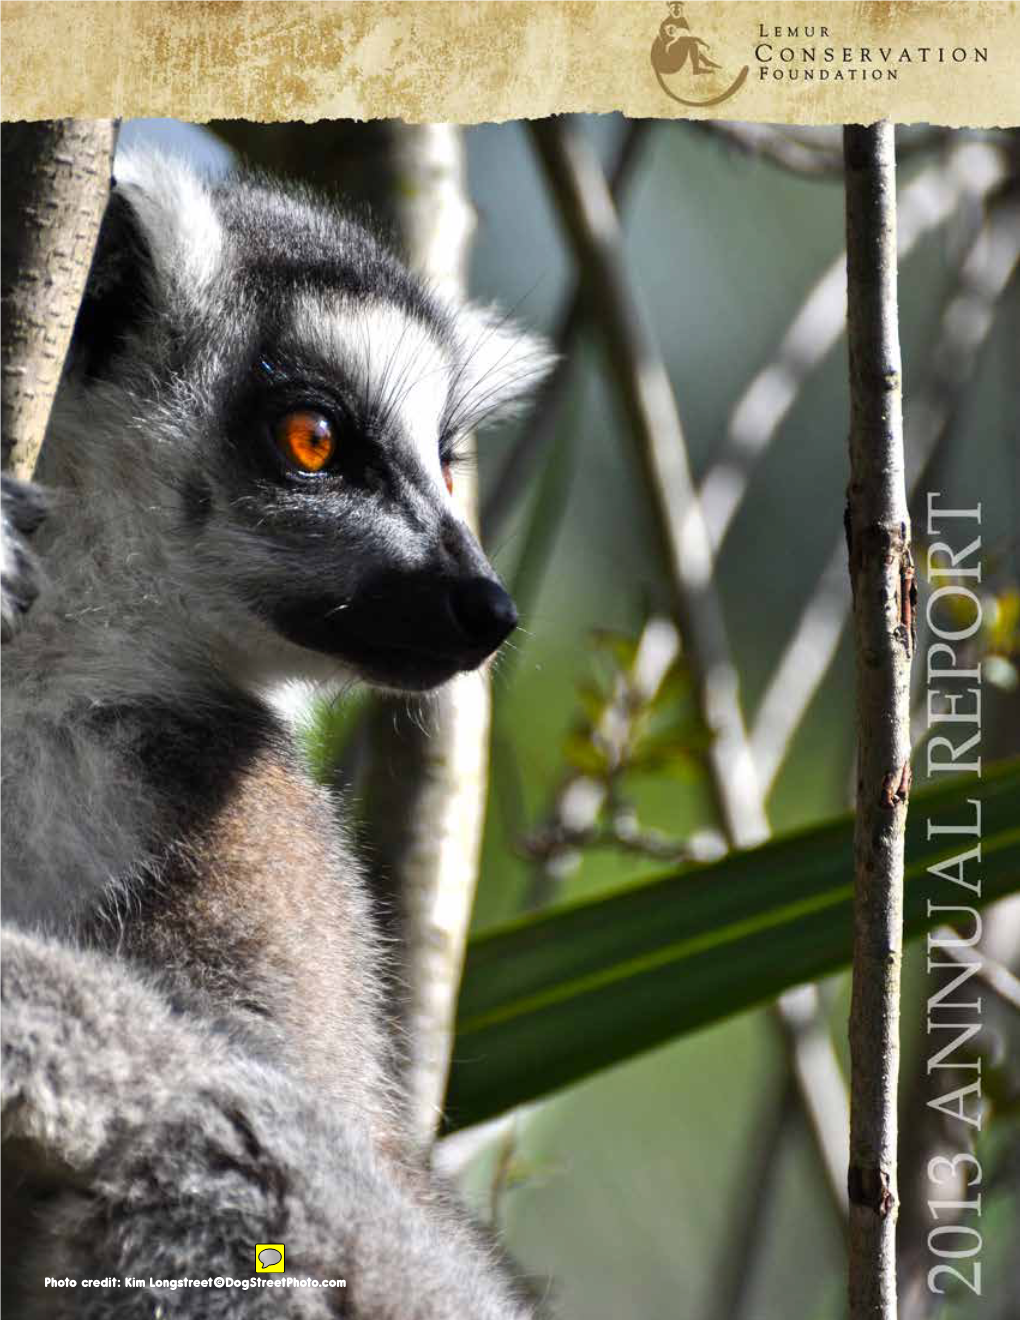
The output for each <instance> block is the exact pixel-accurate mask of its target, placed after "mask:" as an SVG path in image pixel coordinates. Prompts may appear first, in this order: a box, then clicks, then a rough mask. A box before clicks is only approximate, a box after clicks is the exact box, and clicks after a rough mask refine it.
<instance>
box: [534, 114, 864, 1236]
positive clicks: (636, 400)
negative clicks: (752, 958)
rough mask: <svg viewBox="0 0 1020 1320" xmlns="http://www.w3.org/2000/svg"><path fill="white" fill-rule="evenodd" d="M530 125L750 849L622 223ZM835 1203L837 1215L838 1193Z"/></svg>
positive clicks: (750, 833) (581, 152)
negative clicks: (625, 423) (625, 425)
mask: <svg viewBox="0 0 1020 1320" xmlns="http://www.w3.org/2000/svg"><path fill="white" fill-rule="evenodd" d="M531 129H532V134H533V136H534V139H535V145H536V148H537V150H538V153H539V156H540V158H541V159H542V162H543V164H544V166H545V171H546V177H547V180H548V183H549V187H550V190H551V192H552V194H553V196H554V197H555V199H556V201H557V203H558V206H559V211H560V216H561V219H562V221H563V224H564V226H565V228H566V230H567V232H568V234H569V236H570V239H571V242H572V244H573V247H574V249H575V254H576V257H577V262H578V266H579V268H580V269H581V270H582V271H583V273H584V279H585V283H586V286H587V291H588V297H589V298H590V300H591V307H592V309H593V311H594V312H595V313H596V314H597V321H598V325H599V327H600V328H601V329H602V331H603V334H604V336H605V340H606V348H607V350H608V354H607V356H608V360H609V365H610V369H611V371H612V372H613V373H614V375H615V378H616V384H617V389H618V391H619V393H620V396H621V399H622V401H623V404H624V407H625V410H626V413H627V417H628V420H629V422H630V432H631V435H632V437H633V439H634V442H635V445H636V448H637V456H638V458H639V461H640V464H641V470H642V473H643V475H644V479H645V485H646V489H647V492H648V500H649V505H650V507H651V509H652V511H653V515H654V518H655V525H656V531H657V533H658V538H659V543H660V548H661V552H662V558H663V563H664V564H665V565H666V569H667V573H668V576H669V580H670V583H671V586H672V589H673V598H674V603H675V610H676V615H677V619H678V621H679V624H680V631H681V634H682V636H683V639H684V643H685V647H686V651H687V656H688V661H689V664H690V669H691V674H692V677H693V678H694V682H695V689H696V697H697V701H698V706H699V710H700V713H701V716H702V719H703V721H704V723H705V725H706V726H707V728H708V729H709V730H711V732H712V735H713V736H712V742H711V744H710V747H709V753H708V765H709V776H710V783H711V787H712V791H713V794H714V797H715V802H716V806H717V809H718V815H719V819H720V821H721V822H722V826H723V831H724V833H725V835H726V839H727V842H728V844H729V846H730V847H749V846H751V845H753V844H756V843H759V842H761V841H762V840H763V839H765V838H767V837H768V834H769V825H768V820H767V817H766V815H765V807H764V798H763V795H762V792H761V789H760V786H759V784H758V781H757V777H756V774H755V767H754V762H753V759H752V756H751V753H750V749H749V747H748V744H747V736H746V733H745V730H744V721H743V714H742V712H741V708H740V701H739V695H738V678H737V671H736V668H735V666H734V664H733V661H732V658H731V655H730V649H729V642H728V639H727V636H726V629H725V624H724V621H723V615H722V607H721V603H720V601H719V598H718V595H717V593H716V590H715V583H714V579H713V576H712V569H713V564H712V548H711V545H710V542H709V537H708V531H707V528H706V526H705V522H704V519H703V518H702V514H701V507H700V504H699V501H698V499H697V496H696V494H695V491H694V487H693V483H692V481H691V474H690V467H689V464H688V458H687V447H686V443H685V440H684V434H683V428H682V426H681V424H680V418H679V415H678V412H677V407H676V401H675V399H674V396H673V390H672V385H671V384H670V380H669V375H668V373H667V371H666V366H665V363H664V362H663V359H662V355H661V353H660V352H659V350H658V347H657V345H656V343H655V339H654V336H653V334H652V332H651V329H650V327H649V322H648V319H647V316H646V314H645V311H644V308H643V307H642V306H641V304H640V302H639V301H638V298H637V295H636V293H635V290H634V286H633V284H632V282H631V281H630V279H629V277H628V272H627V268H626V262H625V259H624V255H623V242H622V235H621V232H620V226H619V221H618V218H617V216H616V212H615V210H614V208H613V204H612V199H611V198H610V196H609V190H608V188H607V187H606V181H605V178H604V176H603V174H602V170H601V169H600V167H599V164H598V161H597V159H596V158H595V156H594V154H593V153H592V152H591V150H590V149H589V148H588V147H587V146H586V144H585V143H584V141H583V140H582V139H581V138H580V137H578V136H577V135H576V134H575V133H574V132H572V131H571V130H570V129H568V128H567V127H566V125H565V124H564V123H563V122H562V121H559V120H548V121H537V122H535V123H533V124H532V126H531ZM787 1011H788V1010H787V1005H786V1003H785V997H784V998H781V999H780V1000H779V1001H778V1004H777V1007H776V1016H777V1018H778V1020H779V1021H780V1023H782V1022H783V1021H784V1019H785V1016H786V1014H787ZM795 1072H796V1068H795ZM798 1077H799V1074H798ZM805 1104H808V1101H807V1098H806V1097H805ZM816 1149H817V1151H818V1155H819V1158H820V1159H821V1160H822V1161H823V1163H824V1164H825V1166H826V1169H827V1181H828V1183H829V1185H830V1186H832V1185H834V1184H838V1183H839V1181H840V1180H841V1177H842V1168H843V1152H844V1151H845V1149H846V1144H845V1141H842V1142H841V1143H840V1145H839V1147H837V1148H836V1149H833V1147H832V1146H831V1145H830V1144H828V1143H826V1142H821V1143H820V1144H818V1145H817V1147H816ZM837 1170H839V1172H838V1173H837V1172H836V1171H837ZM835 1208H836V1211H837V1213H838V1214H842V1201H841V1200H839V1199H837V1201H836V1202H835Z"/></svg>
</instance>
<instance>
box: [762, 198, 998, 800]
mask: <svg viewBox="0 0 1020 1320" xmlns="http://www.w3.org/2000/svg"><path fill="white" fill-rule="evenodd" d="M900 250H901V252H902V242H901V245H900ZM1018 260H1020V218H1018V214H1017V207H1016V203H1015V202H1006V201H1003V202H1002V203H999V204H997V205H996V206H995V208H994V209H993V210H992V211H991V212H990V214H989V215H988V217H987V219H986V221H985V223H984V224H983V225H982V227H981V228H980V230H979V232H978V235H977V237H976V239H975V241H974V243H973V244H972V246H971V247H970V249H969V250H968V252H967V254H966V256H965V257H964V259H963V262H962V264H961V266H960V271H959V275H958V278H957V283H956V286H955V288H954V290H953V293H952V295H951V296H950V298H949V301H948V302H947V303H946V307H945V311H944V312H943V315H942V318H941V323H940V329H939V333H938V336H937V338H936V342H935V344H934V346H933V348H932V352H931V355H930V358H929V366H928V369H927V373H926V381H925V383H923V384H922V385H921V387H920V388H919V390H918V391H917V392H916V393H915V395H914V399H913V402H912V403H909V404H908V405H907V410H906V417H905V421H904V426H905V430H906V452H907V489H908V491H909V492H911V494H913V492H914V491H915V490H917V489H918V488H919V487H920V484H921V482H922V481H923V479H924V476H925V473H926V472H927V471H928V469H929V468H930V466H931V464H932V462H933V461H934V460H935V457H936V455H937V453H938V452H939V449H940V446H941V445H942V444H943V443H944V440H945V437H946V436H947V434H948V433H949V431H950V429H951V427H952V421H953V418H954V416H955V415H956V413H957V411H958V409H959V406H960V403H961V401H962V398H963V396H964V394H965V391H966V389H967V387H968V385H969V384H970V382H971V381H972V380H973V378H974V373H975V368H976V365H977V360H978V356H979V354H980V352H981V350H982V348H983V347H984V345H985V343H987V341H988V337H989V335H990V333H991V329H992V326H993V325H994V323H995V316H996V312H997V310H998V307H999V304H1000V302H1001V300H1002V297H1003V295H1004V294H1005V292H1006V289H1007V287H1008V285H1009V282H1010V280H1011V279H1012V278H1013V277H1014V275H1015V273H1016V269H1017V262H1018ZM849 612H850V591H849V586H848V583H847V580H846V547H845V541H844V538H843V536H842V535H838V536H837V537H836V538H835V540H834V542H833V546H832V550H831V551H830V553H829V556H828V559H827V560H826V562H825V567H824V568H823V570H822V574H821V576H820V577H819V579H818V584H817V586H816V587H815V590H814V593H813V594H812V596H811V598H810V599H809V600H808V602H807V604H806V605H805V606H804V609H803V610H802V612H801V615H800V618H799V619H798V621H797V623H796V625H795V627H794V628H793V631H792V634H791V637H790V640H789V642H788V643H787V645H786V648H785V649H784V651H783V654H782V656H781V657H780V659H779V662H778V664H777V665H776V667H775V670H774V671H773V674H772V678H771V679H770V681H769V684H768V687H767V688H766V690H765V693H764V695H763V696H762V699H761V701H760V703H759V706H758V711H757V715H756V717H755V720H754V724H753V726H752V729H751V749H752V751H753V753H754V759H755V764H756V766H757V767H758V772H759V774H760V775H761V778H762V781H763V783H764V784H765V786H766V788H770V787H771V786H772V784H773V783H774V781H775V778H776V775H777V774H778V773H779V770H780V767H781V766H782V764H783V762H784V760H785V759H786V753H787V750H788V748H789V745H790V741H791V739H792V738H793V735H794V734H795V733H796V731H797V728H798V727H799V725H800V722H801V720H802V719H803V717H804V713H805V711H806V710H807V708H808V706H809V705H810V703H811V700H812V698H813V697H814V694H815V693H816V691H817V690H818V687H819V685H820V684H821V682H822V679H823V678H824V677H825V675H826V673H827V672H828V669H829V666H830V665H831V664H832V661H833V659H834V658H835V655H836V651H837V649H838V646H839V639H840V637H841V636H842V633H843V628H844V626H845V624H846V620H847V616H848V614H849Z"/></svg>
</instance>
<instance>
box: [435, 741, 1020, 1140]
mask: <svg viewBox="0 0 1020 1320" xmlns="http://www.w3.org/2000/svg"><path fill="white" fill-rule="evenodd" d="M973 798H980V800H981V812H982V816H981V827H982V840H981V842H982V861H981V863H980V864H979V863H977V862H973V861H972V862H970V863H968V864H967V866H966V868H965V878H966V879H967V881H968V882H971V883H973V882H974V881H975V880H977V879H978V878H979V877H980V880H981V892H980V895H975V894H973V893H972V892H971V891H970V890H968V889H965V888H963V887H961V886H960V885H959V884H955V883H953V882H952V881H950V880H948V879H945V878H938V877H935V876H932V875H930V874H929V873H928V867H930V866H932V865H933V864H934V863H937V862H942V861H945V860H946V859H948V858H951V857H953V856H954V855H956V854H959V853H962V852H964V851H965V850H966V849H967V848H969V847H971V846H972V844H973V843H974V842H975V840H974V839H972V838H970V837H969V836H967V835H962V834H960V835H955V836H954V835H943V836H937V837H936V838H935V839H933V840H930V841H929V840H928V838H927V822H928V820H929V819H931V820H932V821H937V822H939V823H942V824H958V825H964V824H968V823H970V822H972V820H973V812H974V808H973V807H972V806H968V799H973ZM1018 804H1020V761H1011V762H1007V763H1003V764H1001V765H999V766H998V767H992V768H991V769H989V770H986V772H985V775H984V778H983V779H982V780H980V781H979V782H975V781H974V780H973V779H972V778H971V777H970V776H967V782H966V783H964V784H962V785H961V784H956V783H954V784H950V785H948V786H946V787H940V788H938V789H935V790H929V791H926V792H923V793H917V794H915V796H914V798H913V799H912V801H911V804H910V814H909V816H908V823H907V872H906V891H905V899H904V919H905V930H906V933H907V935H908V936H910V935H917V934H919V933H920V932H922V931H923V930H925V929H926V928H927V927H928V926H930V925H933V924H937V923H939V922H945V921H946V920H947V919H948V918H949V916H951V914H946V913H939V912H935V913H934V914H933V915H929V911H928V905H929V903H932V904H936V905H938V904H948V905H953V904H956V905H981V904H984V903H990V902H992V901H993V900H994V899H997V898H1001V897H1003V896H1004V895H1006V894H1009V893H1012V892H1014V891H1015V890H1017V889H1018V888H1020V810H1018ZM852 841H853V817H852V816H844V817H842V818H840V819H839V820H836V821H834V822H831V823H829V824H825V825H821V826H818V827H816V828H813V829H810V830H807V831H804V832H800V833H797V834H795V835H790V836H787V837H784V838H782V839H778V840H775V841H773V842H770V843H767V844H764V845H763V846H762V847H760V848H754V849H750V850H748V851H745V852H738V853H733V854H730V855H729V856H727V857H725V858H723V859H722V860H721V861H719V862H715V863H713V864H711V865H706V866H697V867H688V868H686V869H685V870H683V871H681V872H680V873H677V874H672V875H669V876H667V877H665V878H663V879H660V880H654V881H652V882H649V883H642V884H640V885H634V886H632V887H630V888H627V889H625V890H623V891H622V892H619V893H616V894H612V895H610V896H609V897H604V898H601V899H599V900H596V901H589V902H581V903H575V904H571V905H566V906H563V907H561V908H558V909H554V910H552V911H550V912H546V913H541V914H539V915H537V916H533V917H528V918H525V919H523V920H520V921H517V922H515V923H514V924H513V925H510V926H507V927H503V928H502V929H499V930H496V931H492V932H490V933H488V934H485V935H481V936H479V937H478V938H476V939H474V940H472V942H471V944H470V945H469V948H468V955H467V961H466V964H465V969H464V978H463V983H462V985H461V993H460V1003H459V1006H458V1019H457V1036H456V1041H455V1043H454V1051H453V1054H454V1065H453V1070H452V1073H451V1077H450V1085H449V1091H448V1095H447V1103H446V1109H447V1114H448V1124H449V1126H450V1127H451V1128H456V1127H464V1126H467V1125H469V1124H471V1123H477V1122H480V1121H481V1120H483V1119H486V1118H491V1117H492V1116H493V1115H495V1114H498V1113H501V1112H502V1111H503V1110H506V1109H509V1108H511V1107H512V1106H514V1105H518V1104H522V1103H524V1102H526V1101H530V1100H534V1099H536V1098H538V1097H540V1096H543V1095H546V1094H548V1093H549V1092H550V1091H553V1090H555V1089H557V1088H558V1087H561V1086H567V1085H569V1084H570V1083H572V1082H577V1081H580V1080H581V1079H582V1078H584V1077H587V1076H588V1075H589V1074H591V1073H593V1072H596V1071H597V1070H599V1069H601V1068H607V1067H609V1066H610V1065H611V1064H615V1063H619V1062H621V1061H622V1060H624V1059H627V1058H629V1057H631V1056H632V1055H634V1054H637V1053H638V1052H640V1051H642V1050H648V1049H651V1048H652V1047H654V1046H656V1045H661V1044H664V1043H665V1042H666V1041H669V1040H672V1039H673V1038H674V1037H676V1036H680V1035H682V1034H684V1033H685V1032H688V1031H693V1030H695V1029H697V1028H699V1027H704V1026H707V1025H708V1024H709V1023H712V1022H717V1021H719V1020H720V1019H722V1018H725V1017H728V1016H730V1015H731V1014H734V1013H739V1012H742V1011H744V1010H745V1009H748V1008H751V1007H753V1006H754V1005H756V1004H760V1003H762V1002H764V1001H767V1000H770V999H772V998H774V997H775V996H776V995H777V994H779V993H781V992H782V991H783V990H786V989H788V988H789V987H790V986H794V985H799V984H801V983H802V982H805V981H812V980H815V979H817V978H818V977H820V976H825V975H827V974H829V973H831V972H835V971H838V970H839V969H840V968H842V967H845V966H846V965H847V964H848V963H849V961H850V948H851V899H852V864H851V857H852Z"/></svg>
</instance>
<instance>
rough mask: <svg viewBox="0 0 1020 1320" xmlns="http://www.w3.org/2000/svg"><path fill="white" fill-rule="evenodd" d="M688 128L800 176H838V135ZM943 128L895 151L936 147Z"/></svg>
mask: <svg viewBox="0 0 1020 1320" xmlns="http://www.w3.org/2000/svg"><path fill="white" fill-rule="evenodd" d="M688 122H689V124H690V127H691V128H694V129H697V130H700V131H702V132H707V133H709V134H711V136H713V137H717V138H719V139H721V140H722V141H724V142H726V143H727V144H728V145H729V146H732V147H735V148H736V150H737V151H739V152H741V153H743V154H744V155H746V156H751V157H754V158H756V159H759V160H763V161H766V162H767V163H768V164H770V165H776V166H778V167H779V168H780V169H782V170H785V171H786V172H787V173H789V174H795V175H797V176H799V177H800V178H804V179H832V180H837V179H842V177H843V152H842V150H841V149H840V145H839V141H838V138H835V139H834V140H831V141H830V140H829V139H828V136H826V137H825V138H822V137H821V136H818V137H814V138H811V139H805V138H803V137H798V136H796V135H795V134H794V133H792V132H790V131H789V130H787V129H785V128H783V127H780V126H778V125H776V124H747V123H743V122H736V121H730V120H725V119H700V120H690V121H688ZM948 136H949V135H948V133H947V131H946V130H945V129H939V128H933V129H929V130H927V131H926V132H921V133H916V134H914V135H913V136H912V137H910V138H909V139H908V140H907V141H906V142H904V143H902V144H901V146H900V148H899V150H900V155H901V156H906V155H918V154H920V153H922V152H927V151H932V150H936V149H938V148H939V147H941V146H942V145H943V144H944V143H945V142H946V140H947V138H948Z"/></svg>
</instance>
